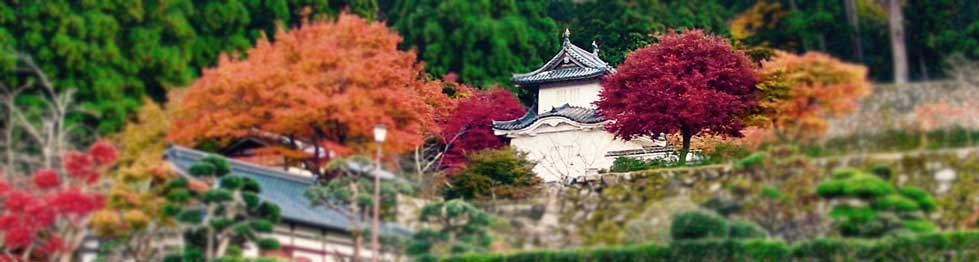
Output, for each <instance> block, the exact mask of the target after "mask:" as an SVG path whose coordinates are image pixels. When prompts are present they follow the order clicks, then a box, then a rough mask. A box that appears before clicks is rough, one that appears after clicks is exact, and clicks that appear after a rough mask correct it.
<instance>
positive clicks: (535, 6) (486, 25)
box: [388, 0, 559, 95]
mask: <svg viewBox="0 0 979 262" xmlns="http://www.w3.org/2000/svg"><path fill="white" fill-rule="evenodd" d="M547 6H548V4H547V1H543V0H528V1H512V0H509V1H491V0H478V1H472V0H403V1H397V2H396V3H394V5H393V7H392V9H391V10H389V11H388V23H390V24H391V25H392V27H394V28H395V29H397V31H398V32H400V33H401V35H402V36H404V43H402V46H403V47H405V48H414V49H416V50H417V51H418V54H419V56H418V58H419V59H420V60H423V61H425V67H426V68H427V69H428V72H429V73H432V74H434V75H436V76H442V75H445V74H447V73H456V74H457V75H458V76H459V80H460V81H461V82H463V83H468V84H472V85H476V86H485V85H489V84H494V83H495V84H502V85H505V86H509V84H510V79H509V78H510V75H512V74H513V73H522V72H529V71H530V70H533V69H534V68H536V67H537V66H540V65H541V64H543V63H544V62H545V61H544V59H548V58H550V56H551V55H553V51H554V50H556V48H557V47H558V40H559V38H558V28H557V26H556V25H555V24H554V22H553V21H552V20H551V19H549V18H548V17H547V10H546V8H547ZM518 95H519V94H518Z"/></svg>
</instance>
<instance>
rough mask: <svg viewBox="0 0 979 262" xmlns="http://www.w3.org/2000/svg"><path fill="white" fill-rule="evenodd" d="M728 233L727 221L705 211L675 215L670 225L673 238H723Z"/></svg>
mask: <svg viewBox="0 0 979 262" xmlns="http://www.w3.org/2000/svg"><path fill="white" fill-rule="evenodd" d="M727 234H728V225H727V221H725V220H724V218H723V217H721V216H719V215H717V214H715V213H713V212H706V211H690V212H684V213H680V214H678V215H676V217H674V218H673V223H672V224H671V225H670V236H671V237H672V238H673V240H683V239H701V238H724V237H727Z"/></svg>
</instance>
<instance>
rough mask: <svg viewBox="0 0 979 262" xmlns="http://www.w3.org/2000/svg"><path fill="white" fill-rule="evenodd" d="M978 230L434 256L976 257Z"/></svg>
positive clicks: (497, 261)
mask: <svg viewBox="0 0 979 262" xmlns="http://www.w3.org/2000/svg"><path fill="white" fill-rule="evenodd" d="M976 246H979V232H975V231H960V232H945V233H937V234H919V235H904V236H895V237H888V238H883V239H878V240H860V239H814V240H808V241H801V242H798V243H796V244H787V243H785V242H781V241H770V240H737V239H699V240H680V241H674V242H673V243H670V244H669V245H666V246H661V245H655V244H643V245H633V246H624V247H606V248H591V249H570V250H557V251H554V250H538V251H531V252H519V253H513V254H506V255H502V254H465V255H458V256H452V257H447V258H443V259H441V260H439V261H444V262H456V261H477V262H514V261H541V262H572V261H574V262H577V261H595V262H598V261H603V262H604V261H637V262H667V261H745V262H747V261H763V262H781V261H807V262H816V261H826V262H836V261H868V262H870V261H873V262H885V261H960V262H965V261H977V260H976V258H979V256H977V252H979V251H977V248H976Z"/></svg>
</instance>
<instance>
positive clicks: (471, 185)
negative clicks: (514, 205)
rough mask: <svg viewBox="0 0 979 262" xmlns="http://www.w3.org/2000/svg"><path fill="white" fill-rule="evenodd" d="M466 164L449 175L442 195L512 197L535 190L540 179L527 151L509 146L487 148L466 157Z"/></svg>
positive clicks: (452, 196)
mask: <svg viewBox="0 0 979 262" xmlns="http://www.w3.org/2000/svg"><path fill="white" fill-rule="evenodd" d="M467 159H468V165H467V166H466V167H465V168H464V169H462V170H461V171H460V172H459V173H455V174H451V175H449V186H446V187H445V188H444V189H443V190H444V191H443V195H444V196H445V198H448V199H452V198H463V199H500V198H505V199H514V198H526V197H528V196H530V195H532V194H534V193H536V192H537V191H538V190H539V188H538V186H540V184H541V179H540V178H538V177H537V175H536V174H535V173H534V171H533V170H534V165H535V164H534V162H531V161H530V160H528V159H527V153H524V152H519V151H516V150H514V149H513V148H510V147H505V148H502V149H487V150H483V151H479V152H476V153H472V154H469V155H468V156H467Z"/></svg>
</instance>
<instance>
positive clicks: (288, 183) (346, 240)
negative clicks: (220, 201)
mask: <svg viewBox="0 0 979 262" xmlns="http://www.w3.org/2000/svg"><path fill="white" fill-rule="evenodd" d="M207 155H208V153H205V152H201V151H197V150H194V149H190V148H186V147H181V146H176V145H171V146H168V147H167V149H166V151H165V152H164V159H165V160H166V161H167V162H168V163H169V165H170V168H171V170H173V171H174V172H175V173H177V174H180V175H181V176H185V177H187V178H191V179H192V177H191V176H189V175H188V172H189V170H190V168H191V166H193V165H194V163H195V162H197V160H199V159H201V158H203V157H205V156H207ZM228 165H229V167H230V169H231V173H230V175H232V176H242V177H248V178H251V179H254V180H255V181H256V182H258V183H259V184H260V185H261V186H262V191H261V193H259V198H261V199H262V200H263V201H268V202H271V203H274V204H276V205H278V206H279V208H280V209H281V212H282V213H281V215H282V221H281V222H280V223H279V224H278V225H276V226H275V229H274V231H273V233H272V237H274V238H276V239H278V240H279V243H280V244H281V246H282V247H281V248H280V249H279V250H276V251H272V252H273V253H269V254H258V253H257V252H258V250H257V249H255V248H254V247H251V248H249V249H246V250H245V253H246V254H245V255H246V256H271V257H284V258H288V259H289V260H288V261H309V262H327V261H347V260H350V259H351V257H352V254H353V241H352V238H351V237H350V232H351V221H349V220H348V219H347V216H345V215H344V214H343V213H342V211H341V210H334V209H330V208H327V207H323V206H313V205H312V203H311V201H310V200H309V199H307V198H306V197H304V195H303V194H304V192H305V191H306V188H308V187H310V186H312V185H314V183H315V182H316V181H315V179H314V178H313V177H310V176H302V175H297V174H294V173H290V172H287V171H284V170H282V169H281V168H273V167H267V166H263V165H258V164H254V163H249V162H245V161H242V160H237V159H228ZM350 169H351V170H354V172H358V173H363V174H364V175H368V176H372V175H377V176H380V178H381V179H385V180H391V179H398V178H396V177H395V176H394V175H393V174H391V173H389V172H386V171H383V170H376V169H373V168H366V167H362V166H358V165H351V166H350ZM357 170H361V171H363V172H359V171H357ZM361 223H363V224H364V225H369V221H361ZM380 233H381V234H382V235H392V234H393V235H401V236H409V235H410V234H411V233H412V232H411V231H410V230H409V229H406V228H404V227H401V226H399V225H396V224H382V225H381V231H380ZM360 252H361V255H362V256H365V257H370V256H371V255H372V254H370V248H369V246H367V245H365V246H363V247H361V250H360ZM382 257H386V258H385V259H389V258H390V257H388V256H382Z"/></svg>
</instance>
